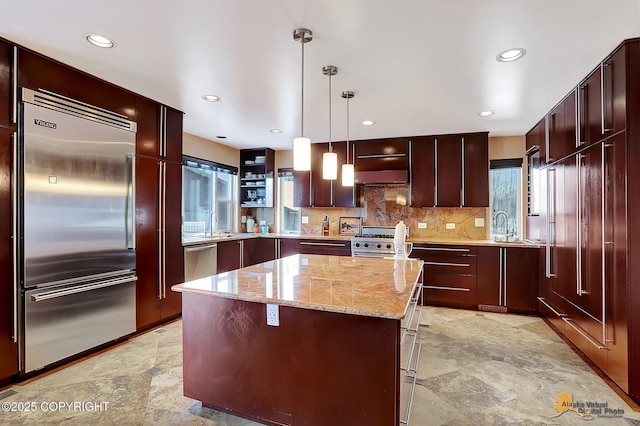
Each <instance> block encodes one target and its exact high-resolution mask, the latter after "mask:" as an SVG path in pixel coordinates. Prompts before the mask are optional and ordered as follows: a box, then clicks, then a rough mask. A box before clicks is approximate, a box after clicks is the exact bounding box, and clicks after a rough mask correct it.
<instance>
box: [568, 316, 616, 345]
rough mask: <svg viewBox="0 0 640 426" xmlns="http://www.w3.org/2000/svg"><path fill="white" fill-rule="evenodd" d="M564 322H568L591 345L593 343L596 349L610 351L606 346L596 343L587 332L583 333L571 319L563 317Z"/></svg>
mask: <svg viewBox="0 0 640 426" xmlns="http://www.w3.org/2000/svg"><path fill="white" fill-rule="evenodd" d="M562 320H563V321H564V322H566V323H567V324H568V325H570V326H571V328H573V329H574V330H575V331H577V332H578V334H580V335H581V336H582V337H584V338H585V339H587V341H588V342H589V343H591V344H592V345H593V346H595V347H596V348H598V349H608V348H607V347H606V346H602V345H601V344H599V343H598V342H595V341H594V340H593V339H592V338H591V337H590V336H589V335H588V334H587V333H586V332H584V331H582V330H581V329H580V327H578V326H577V325H574V324H572V323H573V320H572V319H571V318H567V317H563V318H562Z"/></svg>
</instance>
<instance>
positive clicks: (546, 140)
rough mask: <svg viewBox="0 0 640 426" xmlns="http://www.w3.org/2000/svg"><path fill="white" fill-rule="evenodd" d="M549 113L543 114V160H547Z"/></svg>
mask: <svg viewBox="0 0 640 426" xmlns="http://www.w3.org/2000/svg"><path fill="white" fill-rule="evenodd" d="M549 121H550V120H549V114H547V115H545V116H544V146H545V156H546V157H547V158H546V159H545V160H546V162H547V163H548V162H549V138H550V134H549V133H550V129H549V127H550V125H551V124H550V123H549Z"/></svg>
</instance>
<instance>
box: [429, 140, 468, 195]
mask: <svg viewBox="0 0 640 426" xmlns="http://www.w3.org/2000/svg"><path fill="white" fill-rule="evenodd" d="M435 201H436V202H435V205H436V206H438V207H460V206H461V205H462V138H461V137H460V136H458V135H446V136H438V137H436V193H435Z"/></svg>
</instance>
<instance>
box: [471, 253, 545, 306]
mask: <svg viewBox="0 0 640 426" xmlns="http://www.w3.org/2000/svg"><path fill="white" fill-rule="evenodd" d="M477 256H478V257H477V259H478V269H477V272H478V278H477V303H478V306H479V308H480V309H481V310H497V311H507V310H508V311H520V312H533V311H535V310H536V304H535V303H534V301H535V294H536V286H535V283H536V282H537V266H538V249H531V248H521V247H478V248H477Z"/></svg>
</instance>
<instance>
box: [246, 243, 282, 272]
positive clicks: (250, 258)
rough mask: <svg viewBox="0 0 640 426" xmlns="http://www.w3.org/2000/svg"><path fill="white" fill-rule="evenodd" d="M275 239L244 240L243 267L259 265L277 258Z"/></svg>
mask: <svg viewBox="0 0 640 426" xmlns="http://www.w3.org/2000/svg"><path fill="white" fill-rule="evenodd" d="M276 241H277V240H276V239H275V238H247V239H246V240H242V266H243V267H245V266H251V265H257V264H258V263H262V262H268V261H270V260H274V259H275V258H276Z"/></svg>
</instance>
